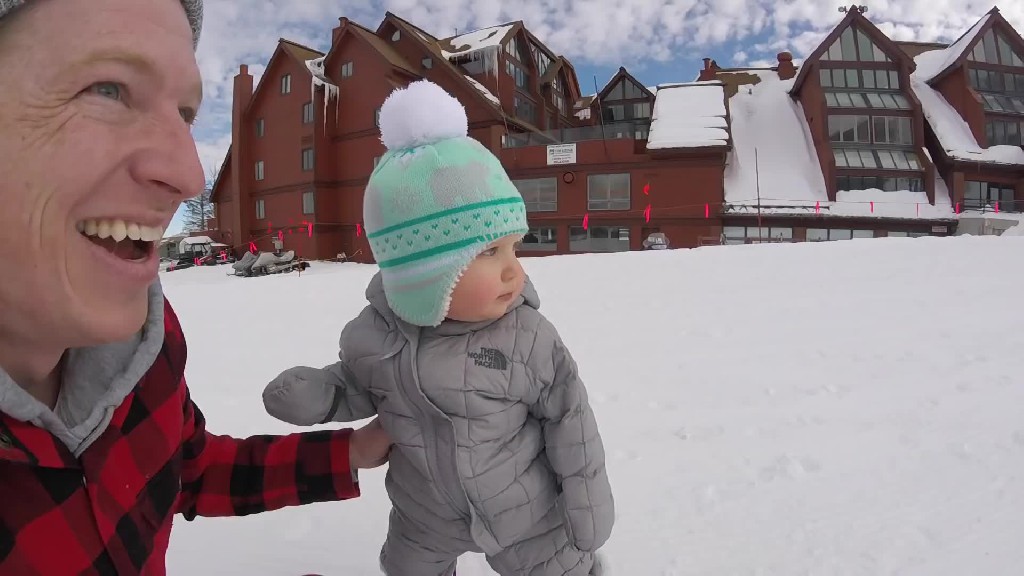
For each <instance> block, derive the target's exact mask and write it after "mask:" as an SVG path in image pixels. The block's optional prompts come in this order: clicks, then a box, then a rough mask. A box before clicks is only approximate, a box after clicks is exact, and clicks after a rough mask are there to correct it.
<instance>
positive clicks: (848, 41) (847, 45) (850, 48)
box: [841, 27, 857, 60]
mask: <svg viewBox="0 0 1024 576" xmlns="http://www.w3.org/2000/svg"><path fill="white" fill-rule="evenodd" d="M841 40H842V43H843V60H856V59H857V45H856V42H855V41H854V39H853V28H852V27H848V28H847V29H846V30H843V35H842V38H841Z"/></svg>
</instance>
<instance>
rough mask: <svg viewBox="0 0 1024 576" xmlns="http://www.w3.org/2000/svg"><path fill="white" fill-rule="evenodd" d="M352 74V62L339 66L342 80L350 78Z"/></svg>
mask: <svg viewBox="0 0 1024 576" xmlns="http://www.w3.org/2000/svg"><path fill="white" fill-rule="evenodd" d="M352 72H353V66H352V62H345V63H344V64H342V65H341V77H342V78H349V77H351V76H352Z"/></svg>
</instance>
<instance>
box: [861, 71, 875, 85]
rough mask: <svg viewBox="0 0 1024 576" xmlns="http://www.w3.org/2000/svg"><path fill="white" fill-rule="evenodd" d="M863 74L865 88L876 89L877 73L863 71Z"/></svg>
mask: <svg viewBox="0 0 1024 576" xmlns="http://www.w3.org/2000/svg"><path fill="white" fill-rule="evenodd" d="M862 73H863V75H864V87H865V88H871V89H874V88H875V73H874V72H872V71H871V70H863V71H862Z"/></svg>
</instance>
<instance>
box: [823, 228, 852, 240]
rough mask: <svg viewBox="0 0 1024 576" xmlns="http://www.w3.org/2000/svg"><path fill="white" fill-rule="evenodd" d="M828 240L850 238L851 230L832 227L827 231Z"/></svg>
mask: <svg viewBox="0 0 1024 576" xmlns="http://www.w3.org/2000/svg"><path fill="white" fill-rule="evenodd" d="M828 238H829V240H850V239H851V238H853V230H846V229H842V228H833V229H831V230H829V231H828Z"/></svg>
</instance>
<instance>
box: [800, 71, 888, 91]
mask: <svg viewBox="0 0 1024 576" xmlns="http://www.w3.org/2000/svg"><path fill="white" fill-rule="evenodd" d="M818 78H819V80H820V82H821V86H822V87H823V88H868V89H871V90H899V89H900V73H899V72H898V71H896V70H871V69H865V70H858V69H856V68H822V69H821V70H819V71H818Z"/></svg>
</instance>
